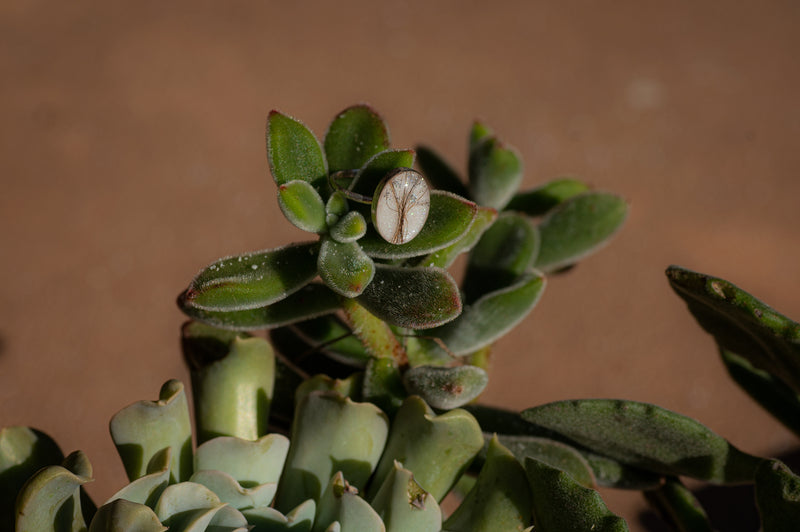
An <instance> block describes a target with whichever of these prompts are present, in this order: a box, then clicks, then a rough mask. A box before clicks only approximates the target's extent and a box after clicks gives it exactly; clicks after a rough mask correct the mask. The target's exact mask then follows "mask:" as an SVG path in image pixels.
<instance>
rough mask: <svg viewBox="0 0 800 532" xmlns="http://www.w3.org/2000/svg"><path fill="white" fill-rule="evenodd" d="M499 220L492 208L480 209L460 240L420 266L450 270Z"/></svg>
mask: <svg viewBox="0 0 800 532" xmlns="http://www.w3.org/2000/svg"><path fill="white" fill-rule="evenodd" d="M496 219H497V211H496V210H495V209H492V208H490V207H478V209H477V211H476V213H475V218H474V219H473V221H472V225H470V226H469V229H468V230H467V232H466V233H464V234H463V235H462V236H461V237H460V238H459V239H458V240H456V241H455V242H453V243H452V244H450V245H449V246H447V247H445V248H442V249H440V250H438V251H434V252H433V253H431V254H430V255H428V256H427V257H425V258H423V259H422V260H421V261H419V266H438V267H439V268H449V267H450V266H451V265H452V264H453V262H455V260H456V258H458V256H459V255H461V254H462V253H465V252H467V251H470V250H471V249H472V248H473V247H474V246H475V244H477V243H478V240H479V239H480V237H481V235H483V232H484V231H486V229H487V228H488V227H489V226H491V225H492V224H493V223H494V221H495V220H496Z"/></svg>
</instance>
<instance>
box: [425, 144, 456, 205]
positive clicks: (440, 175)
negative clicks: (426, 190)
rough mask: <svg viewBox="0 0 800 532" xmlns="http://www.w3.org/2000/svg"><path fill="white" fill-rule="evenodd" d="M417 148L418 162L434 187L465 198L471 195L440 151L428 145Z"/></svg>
mask: <svg viewBox="0 0 800 532" xmlns="http://www.w3.org/2000/svg"><path fill="white" fill-rule="evenodd" d="M416 149H417V163H418V164H419V167H420V169H421V170H422V174H423V175H424V176H425V177H426V178H427V179H428V181H429V182H430V184H431V187H432V188H435V189H439V190H446V191H448V192H452V193H453V194H457V195H459V196H462V197H464V198H468V197H469V191H468V190H467V187H466V185H464V183H463V182H462V181H461V178H460V177H459V176H458V174H457V173H456V171H455V170H453V169H452V168H451V167H450V165H449V164H447V162H446V161H445V160H444V159H442V158H441V157H440V156H439V154H438V153H436V152H435V151H433V150H432V149H430V148H428V147H426V146H417V148H416Z"/></svg>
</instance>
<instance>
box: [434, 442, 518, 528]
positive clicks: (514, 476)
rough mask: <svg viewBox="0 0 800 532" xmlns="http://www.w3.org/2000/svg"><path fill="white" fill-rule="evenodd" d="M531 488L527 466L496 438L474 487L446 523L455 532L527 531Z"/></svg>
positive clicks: (491, 443) (445, 526)
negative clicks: (525, 467)
mask: <svg viewBox="0 0 800 532" xmlns="http://www.w3.org/2000/svg"><path fill="white" fill-rule="evenodd" d="M530 519H531V490H530V487H529V486H528V479H527V477H526V475H525V469H524V468H523V467H522V465H521V464H520V463H519V462H518V461H517V459H516V458H515V457H514V455H513V454H512V453H511V451H509V450H508V449H506V448H505V447H503V445H502V444H501V443H500V441H499V440H498V439H497V438H496V437H495V438H492V439H491V441H490V442H489V448H488V451H487V454H486V461H485V462H484V464H483V467H482V468H481V472H480V474H479V475H478V480H477V482H476V483H475V486H473V488H472V490H470V492H469V493H467V496H466V497H465V498H464V500H463V501H462V502H461V504H460V505H459V507H458V508H457V509H456V511H455V512H453V514H452V515H451V516H450V517H449V518H448V519H447V521H445V522H444V528H445V529H446V530H448V531H453V532H459V531H463V532H494V531H496V530H504V531H505V530H509V531H510V530H524V529H525V528H526V527H527V526H528V525H530Z"/></svg>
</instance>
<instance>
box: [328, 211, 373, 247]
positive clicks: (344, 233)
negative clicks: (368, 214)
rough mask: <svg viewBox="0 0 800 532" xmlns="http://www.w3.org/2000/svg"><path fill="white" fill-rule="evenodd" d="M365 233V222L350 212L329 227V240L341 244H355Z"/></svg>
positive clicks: (362, 217)
mask: <svg viewBox="0 0 800 532" xmlns="http://www.w3.org/2000/svg"><path fill="white" fill-rule="evenodd" d="M366 233H367V220H366V219H364V216H363V215H362V214H361V213H360V212H357V211H350V212H348V213H347V214H345V215H344V216H343V217H342V218H340V219H339V220H338V221H337V222H336V224H335V225H334V226H332V227H331V231H330V235H331V238H332V239H334V240H336V241H337V242H341V243H348V242H355V241H356V240H358V239H360V238H361V237H362V236H364V235H365V234H366Z"/></svg>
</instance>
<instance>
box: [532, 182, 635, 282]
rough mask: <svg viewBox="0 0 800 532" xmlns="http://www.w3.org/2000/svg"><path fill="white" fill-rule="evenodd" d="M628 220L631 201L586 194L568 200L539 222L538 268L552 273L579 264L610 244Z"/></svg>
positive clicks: (595, 193) (593, 193) (592, 193)
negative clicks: (540, 239)
mask: <svg viewBox="0 0 800 532" xmlns="http://www.w3.org/2000/svg"><path fill="white" fill-rule="evenodd" d="M627 217H628V204H627V202H626V201H625V200H624V199H622V198H620V197H619V196H617V195H615V194H609V193H606V192H586V193H584V194H580V195H578V196H574V197H572V198H570V199H568V200H566V201H564V202H563V203H561V204H559V205H558V206H556V207H555V208H553V209H552V210H551V211H550V212H548V213H547V215H546V216H545V217H544V218H543V219H542V221H541V222H540V223H539V232H540V233H541V238H542V243H541V246H540V248H539V256H538V258H537V259H536V264H535V266H536V267H537V268H539V269H540V270H542V271H544V272H545V273H550V272H553V271H556V270H559V269H562V268H565V267H567V266H571V265H573V264H575V263H576V262H578V261H579V260H581V259H582V258H584V257H586V256H588V255H590V254H591V253H594V252H595V251H597V250H598V249H600V248H602V247H603V246H605V245H606V244H608V242H609V241H610V240H611V238H612V237H613V236H614V235H615V234H616V233H617V232H618V231H619V229H620V228H621V227H622V224H623V223H624V222H625V219H626V218H627Z"/></svg>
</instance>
